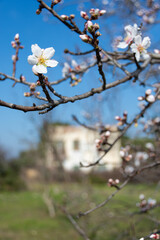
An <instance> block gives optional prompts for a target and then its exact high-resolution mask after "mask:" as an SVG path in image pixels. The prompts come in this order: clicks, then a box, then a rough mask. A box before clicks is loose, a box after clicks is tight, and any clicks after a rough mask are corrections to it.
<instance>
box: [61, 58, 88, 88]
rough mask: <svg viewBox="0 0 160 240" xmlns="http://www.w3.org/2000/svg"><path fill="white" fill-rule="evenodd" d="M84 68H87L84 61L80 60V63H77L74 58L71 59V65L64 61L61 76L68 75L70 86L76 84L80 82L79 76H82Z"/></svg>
mask: <svg viewBox="0 0 160 240" xmlns="http://www.w3.org/2000/svg"><path fill="white" fill-rule="evenodd" d="M86 68H87V64H86V62H82V63H81V64H78V63H77V62H76V61H75V60H72V61H71V66H70V65H69V63H67V62H65V63H64V67H63V69H62V76H63V77H70V78H71V82H70V84H71V86H76V85H77V84H78V83H79V82H81V77H82V76H83V74H84V71H85V70H86ZM76 74H78V75H79V77H76Z"/></svg>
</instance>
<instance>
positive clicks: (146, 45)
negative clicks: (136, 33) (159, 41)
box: [142, 37, 151, 49]
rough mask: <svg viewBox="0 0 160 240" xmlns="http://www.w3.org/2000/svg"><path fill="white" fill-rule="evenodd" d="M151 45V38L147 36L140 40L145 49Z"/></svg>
mask: <svg viewBox="0 0 160 240" xmlns="http://www.w3.org/2000/svg"><path fill="white" fill-rule="evenodd" d="M150 45H151V40H150V38H149V37H145V38H144V39H143V41H142V46H143V47H144V48H145V49H147V48H149V46H150Z"/></svg>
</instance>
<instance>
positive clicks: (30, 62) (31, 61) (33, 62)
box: [27, 55, 38, 65]
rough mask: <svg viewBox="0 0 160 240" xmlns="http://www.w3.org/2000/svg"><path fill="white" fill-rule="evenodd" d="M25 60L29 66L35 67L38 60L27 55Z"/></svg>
mask: <svg viewBox="0 0 160 240" xmlns="http://www.w3.org/2000/svg"><path fill="white" fill-rule="evenodd" d="M27 60H28V63H29V64H31V65H36V64H37V63H38V58H36V57H35V56H34V55H29V56H28V59H27Z"/></svg>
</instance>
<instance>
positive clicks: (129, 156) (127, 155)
mask: <svg viewBox="0 0 160 240" xmlns="http://www.w3.org/2000/svg"><path fill="white" fill-rule="evenodd" d="M130 149H131V148H130V146H129V145H127V146H126V147H124V148H121V150H120V152H119V154H120V156H121V158H122V159H123V160H124V161H126V162H129V161H130V160H131V159H132V154H130V153H129V151H130Z"/></svg>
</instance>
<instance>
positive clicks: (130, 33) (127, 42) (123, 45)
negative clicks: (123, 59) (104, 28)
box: [117, 24, 138, 48]
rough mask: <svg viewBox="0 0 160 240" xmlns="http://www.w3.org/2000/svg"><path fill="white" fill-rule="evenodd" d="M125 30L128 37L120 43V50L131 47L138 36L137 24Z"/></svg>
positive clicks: (128, 26) (126, 27)
mask: <svg viewBox="0 0 160 240" xmlns="http://www.w3.org/2000/svg"><path fill="white" fill-rule="evenodd" d="M124 30H125V32H126V37H125V38H124V41H123V42H120V43H119V44H118V45H117V47H118V48H126V47H127V46H129V45H130V44H131V43H132V41H133V40H134V38H135V37H136V35H137V34H138V26H137V24H134V25H133V26H131V25H127V26H125V28H124Z"/></svg>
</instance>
